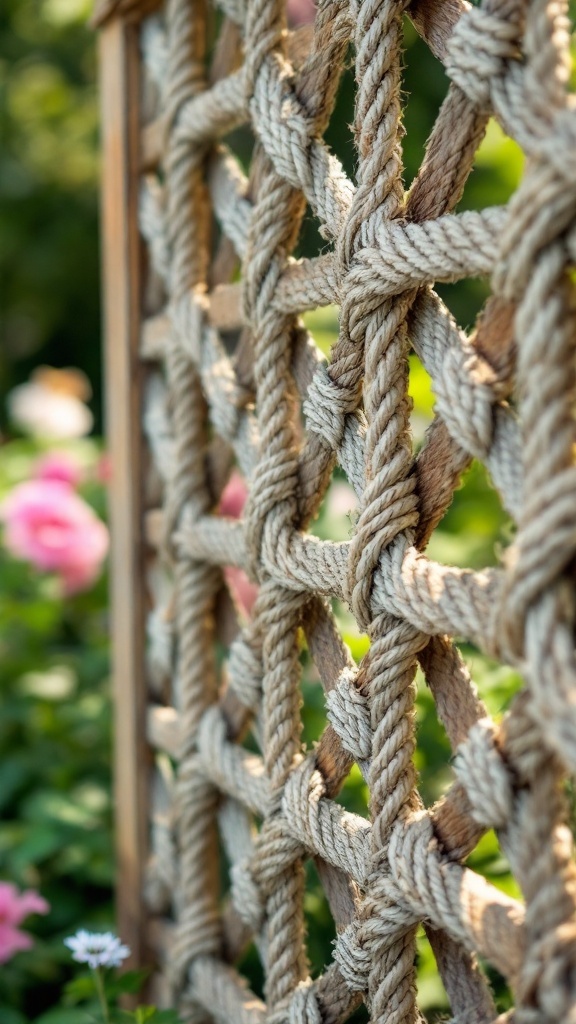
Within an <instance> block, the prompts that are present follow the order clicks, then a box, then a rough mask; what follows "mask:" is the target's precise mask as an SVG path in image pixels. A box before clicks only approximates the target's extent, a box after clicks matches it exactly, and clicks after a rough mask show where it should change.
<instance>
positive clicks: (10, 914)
mask: <svg viewBox="0 0 576 1024" xmlns="http://www.w3.org/2000/svg"><path fill="white" fill-rule="evenodd" d="M49 910H50V906H49V904H48V903H47V902H46V900H45V899H43V898H42V896H40V895H39V894H38V893H37V892H34V890H33V889H28V890H27V891H26V892H18V890H17V889H16V886H14V885H11V884H10V882H0V964H5V963H6V961H7V960H11V959H12V957H13V956H14V954H15V953H18V952H19V951H20V950H21V949H30V947H31V946H32V937H31V936H30V935H28V934H27V932H22V931H20V930H19V928H18V925H19V924H22V921H23V920H24V918H25V917H27V916H28V914H47V913H48V911H49Z"/></svg>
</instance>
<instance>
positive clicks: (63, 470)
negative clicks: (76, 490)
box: [34, 452, 82, 487]
mask: <svg viewBox="0 0 576 1024" xmlns="http://www.w3.org/2000/svg"><path fill="white" fill-rule="evenodd" d="M34 476H35V478H36V479H37V480H59V481H60V483H63V484H70V486H71V487H76V486H77V484H79V483H80V480H81V477H82V474H81V472H80V467H79V466H78V464H77V462H75V461H74V459H72V458H71V457H70V455H67V454H66V453H65V452H50V453H49V454H48V455H44V456H43V457H42V458H41V459H40V460H39V461H38V462H37V463H36V466H35V467H34Z"/></svg>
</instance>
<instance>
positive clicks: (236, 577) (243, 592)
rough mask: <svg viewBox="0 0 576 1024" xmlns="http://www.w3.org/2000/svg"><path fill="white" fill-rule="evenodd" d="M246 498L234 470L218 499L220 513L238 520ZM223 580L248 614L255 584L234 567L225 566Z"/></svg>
mask: <svg viewBox="0 0 576 1024" xmlns="http://www.w3.org/2000/svg"><path fill="white" fill-rule="evenodd" d="M247 497H248V488H247V487H246V484H245V482H244V480H243V479H242V477H241V476H240V473H238V472H237V470H234V471H233V473H232V475H231V476H230V479H229V481H228V483H227V484H226V487H225V488H224V490H223V491H222V497H221V499H220V512H221V514H222V515H224V516H230V518H231V519H239V518H240V516H241V515H242V511H243V509H244V505H245V504H246V498H247ZM224 579H225V580H226V583H227V584H228V589H229V590H230V593H231V594H232V596H233V597H234V598H235V599H236V601H237V602H238V604H239V605H240V608H241V609H242V610H243V611H244V612H246V614H247V615H249V614H250V612H251V611H252V608H253V606H254V602H255V600H256V597H257V596H258V587H257V585H256V583H252V581H251V580H249V579H248V577H247V575H246V573H245V572H244V570H243V569H239V568H238V566H236V565H227V566H225V568H224Z"/></svg>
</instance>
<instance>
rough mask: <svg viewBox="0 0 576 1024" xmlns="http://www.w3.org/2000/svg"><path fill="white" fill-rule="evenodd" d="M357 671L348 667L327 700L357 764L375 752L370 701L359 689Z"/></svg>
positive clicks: (335, 724)
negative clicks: (373, 750) (373, 748)
mask: <svg viewBox="0 0 576 1024" xmlns="http://www.w3.org/2000/svg"><path fill="white" fill-rule="evenodd" d="M357 675H358V673H357V671H355V670H352V669H349V668H346V669H344V671H343V672H342V673H341V675H340V677H339V679H338V682H337V683H336V686H335V688H334V689H333V690H330V692H329V693H328V695H327V697H326V706H327V714H328V721H329V722H330V724H331V725H332V726H333V728H334V729H335V731H336V732H337V733H338V735H339V737H340V739H341V740H342V746H343V747H344V749H345V750H348V751H349V752H350V753H351V754H352V756H353V757H354V758H355V759H356V760H357V761H367V760H368V758H369V757H370V754H371V751H372V724H371V721H370V709H369V707H368V702H367V700H366V698H365V696H364V694H362V693H361V692H360V690H359V689H358V686H357V682H356V680H357Z"/></svg>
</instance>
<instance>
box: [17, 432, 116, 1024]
mask: <svg viewBox="0 0 576 1024" xmlns="http://www.w3.org/2000/svg"><path fill="white" fill-rule="evenodd" d="M76 451H77V453H78V455H79V457H81V458H82V459H83V461H84V464H85V465H86V466H89V465H91V464H92V465H95V464H96V462H97V460H98V459H99V457H100V448H99V445H98V444H97V443H96V442H92V441H83V442H78V443H77V446H76ZM37 458H38V447H37V446H36V445H35V444H33V443H32V442H30V441H15V442H12V443H11V444H6V445H4V446H3V447H2V448H1V449H0V499H1V498H2V497H3V495H4V494H5V493H6V491H7V490H9V488H10V487H11V486H13V484H14V483H15V482H17V481H18V480H20V479H26V478H27V477H28V476H29V475H30V473H31V470H32V466H33V463H34V462H35V461H36V459H37ZM102 492H103V489H102V486H101V485H99V484H97V483H91V484H89V485H88V486H87V487H86V488H85V490H84V493H85V496H86V497H90V498H91V500H92V504H94V505H96V506H99V508H100V509H101V507H102V505H103V493H102ZM106 606H107V597H106V581H105V579H102V580H100V581H99V582H98V584H97V585H96V586H95V587H94V588H93V589H92V590H90V591H88V592H86V593H83V594H79V595H77V596H76V597H74V598H72V599H66V600H65V599H63V598H62V597H60V596H59V592H58V588H57V586H56V583H55V581H54V580H53V579H52V578H50V577H43V576H40V575H38V573H37V572H36V571H35V570H34V569H32V568H31V567H30V566H28V565H25V564H24V563H21V562H16V561H14V560H13V559H12V558H10V557H9V556H8V554H7V553H6V552H5V550H4V549H3V548H2V547H0V878H7V879H9V880H11V881H13V882H15V883H16V884H17V885H19V886H22V887H32V888H35V889H38V890H40V891H41V892H42V895H43V896H45V897H46V899H47V900H48V901H49V902H50V904H51V908H52V909H51V913H50V914H49V915H48V916H47V917H46V918H45V919H36V918H35V919H33V920H32V922H31V923H30V926H29V927H30V928H33V931H34V934H35V935H37V936H39V939H38V941H37V943H36V945H35V946H34V948H33V949H31V950H29V951H27V952H25V953H21V954H19V955H18V956H17V957H15V958H14V960H12V961H10V962H9V963H7V964H6V965H4V966H3V968H2V971H0V1019H1V1020H2V1021H4V1020H5V1019H9V1018H7V1016H5V1015H7V1014H8V1011H10V1012H11V1013H14V1012H16V1011H18V1012H20V1013H23V1014H24V1019H25V1020H26V1021H27V1022H28V1024H30V1022H32V1021H35V1020H36V1018H37V1016H38V1015H39V1014H40V1013H41V1012H42V1011H43V1010H47V1009H48V1007H50V1005H51V1004H52V1003H54V1001H55V1000H56V999H57V998H59V993H60V990H61V988H62V985H63V984H64V982H65V981H66V979H67V978H68V977H70V973H71V962H70V955H69V953H68V951H67V950H66V949H65V948H64V946H63V945H62V939H63V938H64V937H65V936H66V935H68V934H70V932H72V931H74V930H75V929H76V928H77V927H78V926H80V925H81V926H84V927H86V926H91V925H93V926H96V927H103V926H105V925H108V924H110V923H111V921H112V919H113V909H112V903H111V888H112V882H113V876H114V864H113V841H112V832H111V797H110V717H111V716H110V701H109V693H108V630H107V610H106ZM15 1020H17V1018H15Z"/></svg>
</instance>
